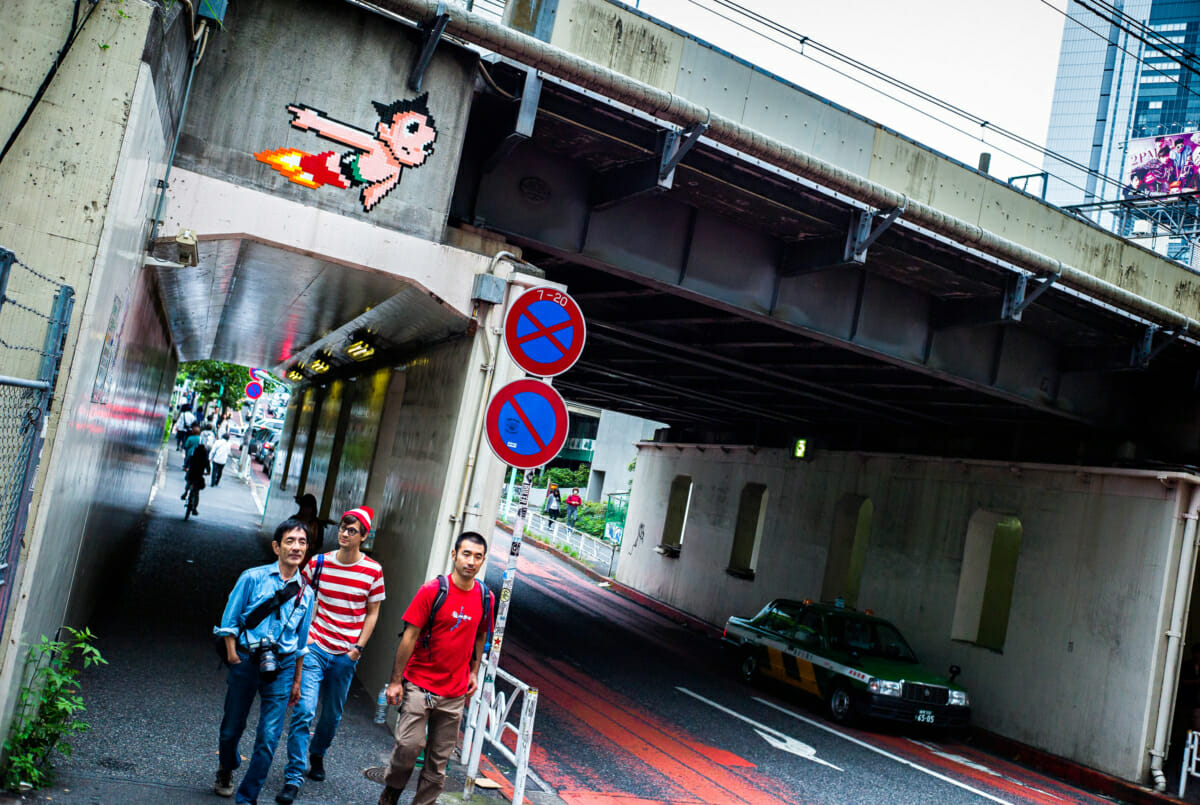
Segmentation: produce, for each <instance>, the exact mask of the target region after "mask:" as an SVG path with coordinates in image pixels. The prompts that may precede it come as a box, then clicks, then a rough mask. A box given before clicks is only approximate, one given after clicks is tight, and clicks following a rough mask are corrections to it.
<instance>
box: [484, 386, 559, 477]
mask: <svg viewBox="0 0 1200 805" xmlns="http://www.w3.org/2000/svg"><path fill="white" fill-rule="evenodd" d="M485 423H486V426H487V437H488V444H489V445H491V448H492V452H494V453H495V454H496V456H497V457H498V458H499V459H500V460H501V461H503V462H504V463H506V464H510V465H512V466H514V467H516V468H517V469H521V470H529V469H533V468H534V467H540V466H542V465H543V464H545V463H547V462H548V461H550V459H552V458H554V457H555V456H556V455H558V451H559V450H561V449H562V446H563V445H564V444H566V441H567V406H566V403H564V402H563V398H562V396H561V395H560V394H559V393H558V392H557V391H555V390H554V389H553V388H551V387H550V386H548V385H547V384H545V383H543V382H542V381H540V380H532V379H530V378H525V379H524V380H514V381H513V382H511V383H509V384H508V385H507V386H505V387H504V388H502V389H500V391H498V392H496V396H495V397H493V398H492V402H491V404H490V405H489V406H488V410H487V417H486V419H485Z"/></svg>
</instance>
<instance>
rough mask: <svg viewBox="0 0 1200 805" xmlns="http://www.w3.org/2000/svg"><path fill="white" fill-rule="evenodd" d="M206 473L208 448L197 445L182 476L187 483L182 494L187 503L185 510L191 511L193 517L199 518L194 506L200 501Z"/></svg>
mask: <svg viewBox="0 0 1200 805" xmlns="http://www.w3.org/2000/svg"><path fill="white" fill-rule="evenodd" d="M207 473H208V448H207V447H205V446H204V445H203V444H198V445H196V446H195V448H193V450H192V457H191V459H190V460H189V461H188V469H187V473H185V474H184V476H183V477H184V480H185V481H186V482H187V486H186V487H185V488H184V490H183V494H184V496H185V498H186V500H187V502H188V503H187V508H188V509H190V510H191V512H192V516H193V517H199V516H200V512H198V511H196V504H197V502H198V501H199V500H200V490H201V489H203V488H204V476H205V474H207Z"/></svg>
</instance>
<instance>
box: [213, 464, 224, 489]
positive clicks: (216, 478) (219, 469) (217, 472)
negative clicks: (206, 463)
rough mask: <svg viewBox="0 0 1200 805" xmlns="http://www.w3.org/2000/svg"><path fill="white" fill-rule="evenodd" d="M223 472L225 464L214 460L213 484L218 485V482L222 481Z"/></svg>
mask: <svg viewBox="0 0 1200 805" xmlns="http://www.w3.org/2000/svg"><path fill="white" fill-rule="evenodd" d="M223 472H225V465H224V464H218V463H217V462H215V461H214V462H213V463H212V485H213V486H216V485H217V484H218V483H220V481H221V473H223Z"/></svg>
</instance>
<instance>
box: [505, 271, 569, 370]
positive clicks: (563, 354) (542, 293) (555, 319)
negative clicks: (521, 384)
mask: <svg viewBox="0 0 1200 805" xmlns="http://www.w3.org/2000/svg"><path fill="white" fill-rule="evenodd" d="M585 340H587V328H586V326H585V325H584V323H583V313H582V312H581V311H580V310H579V305H578V304H577V303H576V302H575V300H574V299H572V298H571V295H570V294H568V293H566V292H564V291H560V290H558V289H556V288H531V289H529V290H528V291H526V292H525V293H523V294H521V296H520V297H519V298H518V299H517V301H516V302H514V303H513V305H512V307H511V308H509V310H508V315H507V316H505V317H504V345H505V346H506V347H508V354H509V355H511V356H512V359H513V362H514V363H516V364H517V366H520V367H521V368H522V369H524V370H525V371H526V372H528V373H529V374H531V375H537V376H538V377H554V376H555V375H561V374H562V373H563V372H565V371H567V370H568V369H570V368H571V367H572V366H574V365H575V361H577V360H579V356H580V354H581V353H582V352H583V343H584V341H585Z"/></svg>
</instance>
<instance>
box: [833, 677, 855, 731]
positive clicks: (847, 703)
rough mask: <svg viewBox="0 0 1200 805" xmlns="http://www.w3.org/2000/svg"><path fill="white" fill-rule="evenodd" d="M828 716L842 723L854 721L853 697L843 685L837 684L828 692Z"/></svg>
mask: <svg viewBox="0 0 1200 805" xmlns="http://www.w3.org/2000/svg"><path fill="white" fill-rule="evenodd" d="M829 716H830V718H832V719H833V720H834V721H836V722H837V723H839V724H843V725H845V724H850V723H851V722H852V721H854V699H853V697H852V696H851V695H850V689H849V688H847V687H846V686H845V685H838V686H837V687H835V688H834V689H833V692H832V693H830V694H829Z"/></svg>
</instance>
